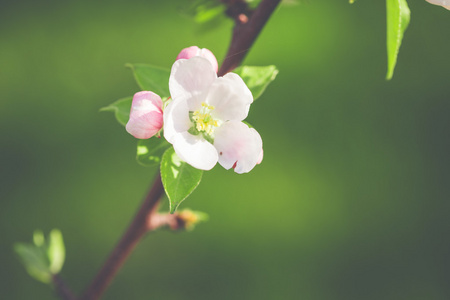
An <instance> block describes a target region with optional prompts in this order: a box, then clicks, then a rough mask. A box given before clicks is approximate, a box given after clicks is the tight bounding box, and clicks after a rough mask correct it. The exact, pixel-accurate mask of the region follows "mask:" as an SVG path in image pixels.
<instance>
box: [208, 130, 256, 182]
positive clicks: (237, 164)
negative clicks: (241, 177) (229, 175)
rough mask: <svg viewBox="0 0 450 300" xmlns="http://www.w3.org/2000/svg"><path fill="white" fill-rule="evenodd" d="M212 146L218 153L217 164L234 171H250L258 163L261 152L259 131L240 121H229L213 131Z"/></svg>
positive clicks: (240, 172)
mask: <svg viewBox="0 0 450 300" xmlns="http://www.w3.org/2000/svg"><path fill="white" fill-rule="evenodd" d="M214 147H216V149H217V152H218V153H219V164H221V165H222V167H224V168H225V169H227V170H228V169H230V168H234V171H235V172H236V173H239V174H242V173H247V172H250V171H251V170H252V169H253V168H254V167H255V165H256V164H257V163H258V161H259V159H260V157H261V152H262V140H261V136H260V135H259V133H258V132H257V131H256V130H255V129H253V128H249V127H248V126H247V125H245V124H244V123H242V122H239V121H229V122H226V123H224V124H223V125H222V126H220V127H219V128H218V129H217V130H216V132H215V139H214Z"/></svg>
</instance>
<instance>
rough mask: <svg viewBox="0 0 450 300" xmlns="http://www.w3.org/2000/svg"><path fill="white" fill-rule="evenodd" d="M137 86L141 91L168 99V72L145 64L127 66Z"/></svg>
mask: <svg viewBox="0 0 450 300" xmlns="http://www.w3.org/2000/svg"><path fill="white" fill-rule="evenodd" d="M126 66H127V67H129V68H131V70H132V71H133V74H134V78H135V79H136V82H137V84H138V85H139V87H140V88H141V89H142V90H143V91H151V92H154V93H155V94H158V95H159V96H160V97H161V98H162V97H170V92H169V76H170V70H168V69H164V68H160V67H155V66H152V65H146V64H127V65H126Z"/></svg>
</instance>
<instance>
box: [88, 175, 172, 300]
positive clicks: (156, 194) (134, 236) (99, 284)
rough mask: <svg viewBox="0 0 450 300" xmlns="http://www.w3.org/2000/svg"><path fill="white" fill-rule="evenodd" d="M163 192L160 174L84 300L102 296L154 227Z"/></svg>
mask: <svg viewBox="0 0 450 300" xmlns="http://www.w3.org/2000/svg"><path fill="white" fill-rule="evenodd" d="M163 193H164V188H163V186H162V182H161V176H160V175H159V174H158V176H157V177H156V179H155V181H154V183H153V186H152V188H151V189H150V191H149V193H148V195H147V197H146V198H145V200H144V203H142V206H141V208H140V209H139V211H138V212H137V214H136V216H135V218H134V219H133V221H132V222H131V224H130V226H129V227H128V229H127V231H126V232H125V234H124V235H123V237H122V239H121V240H120V241H119V243H118V244H117V246H116V248H115V249H114V250H113V251H112V253H111V254H110V255H109V257H108V259H107V260H106V262H105V263H104V265H103V267H102V268H101V269H100V271H99V272H98V274H97V276H96V277H95V278H94V280H93V281H92V283H91V285H90V286H89V287H88V289H87V290H86V292H85V293H84V295H83V297H82V299H83V300H84V299H85V300H96V299H99V298H100V297H101V295H102V294H103V292H104V291H105V289H106V288H107V287H108V285H109V284H110V283H111V281H112V279H113V278H114V276H115V275H116V273H117V272H118V271H119V269H120V267H121V266H122V265H123V263H124V262H125V260H126V259H127V258H128V256H129V255H130V254H131V252H132V251H133V249H134V248H135V246H136V245H137V243H138V242H139V240H140V239H141V238H142V237H143V236H144V234H145V233H146V232H147V230H148V229H150V228H152V226H150V225H149V224H152V217H153V215H155V214H156V212H157V208H158V203H159V199H160V198H161V197H162V195H163Z"/></svg>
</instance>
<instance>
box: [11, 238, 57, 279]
mask: <svg viewBox="0 0 450 300" xmlns="http://www.w3.org/2000/svg"><path fill="white" fill-rule="evenodd" d="M33 242H34V244H23V243H16V244H15V245H14V251H15V252H16V253H17V255H18V256H19V258H20V260H21V261H22V263H23V264H24V266H25V269H26V270H27V272H28V274H30V275H31V277H33V278H35V279H37V280H39V281H42V282H44V283H50V282H51V280H52V275H54V274H58V273H59V271H61V269H62V266H63V264H64V257H65V248H64V242H63V239H62V234H61V232H60V231H59V230H57V229H53V230H52V231H51V232H50V235H49V238H48V240H47V241H46V240H45V238H44V235H43V234H42V231H40V230H36V231H35V232H34V234H33Z"/></svg>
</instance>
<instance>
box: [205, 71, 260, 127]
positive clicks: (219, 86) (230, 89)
mask: <svg viewBox="0 0 450 300" xmlns="http://www.w3.org/2000/svg"><path fill="white" fill-rule="evenodd" d="M206 102H207V103H208V104H210V105H212V106H214V107H215V108H214V111H213V112H212V113H213V115H214V117H216V118H218V119H220V120H223V121H227V120H236V121H242V120H244V119H245V118H246V117H247V115H248V111H249V109H250V104H251V103H252V102H253V96H252V93H251V92H250V90H249V89H248V87H247V86H246V85H245V83H244V81H243V80H242V78H241V77H239V75H237V74H235V73H228V74H226V75H225V76H223V77H219V78H217V79H216V80H214V82H213V83H212V85H211V87H210V89H209V93H208V96H207V97H206Z"/></svg>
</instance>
